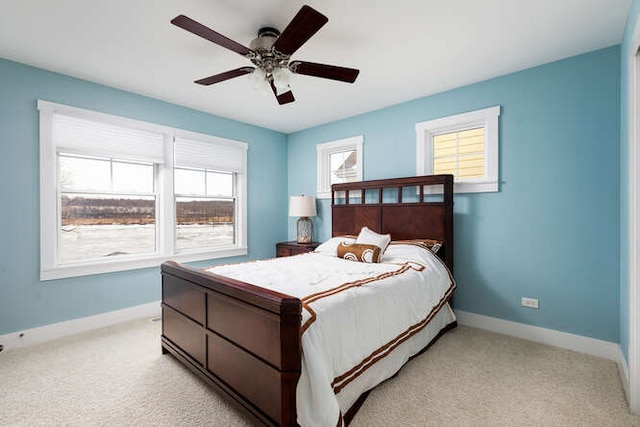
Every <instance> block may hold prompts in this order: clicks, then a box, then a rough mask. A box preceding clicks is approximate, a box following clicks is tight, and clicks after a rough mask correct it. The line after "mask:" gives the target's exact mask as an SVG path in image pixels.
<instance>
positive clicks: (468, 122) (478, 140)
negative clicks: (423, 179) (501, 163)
mask: <svg viewBox="0 0 640 427" xmlns="http://www.w3.org/2000/svg"><path fill="white" fill-rule="evenodd" d="M499 115H500V107H499V106H496V107H492V108H487V109H484V110H478V111H472V112H469V113H464V114H458V115H455V116H449V117H444V118H441V119H436V120H430V121H428V122H422V123H418V124H417V125H416V137H417V172H418V175H432V174H452V175H453V176H454V186H455V190H456V192H460V193H474V192H492V191H498V116H499Z"/></svg>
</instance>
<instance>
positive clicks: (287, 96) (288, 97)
mask: <svg viewBox="0 0 640 427" xmlns="http://www.w3.org/2000/svg"><path fill="white" fill-rule="evenodd" d="M269 84H270V85H271V90H272V91H273V94H274V95H275V96H276V99H277V100H278V104H280V105H284V104H288V103H290V102H293V101H295V100H296V99H295V98H294V97H293V92H291V91H290V90H289V91H287V92H285V93H281V94H280V95H278V89H276V85H274V84H273V80H269Z"/></svg>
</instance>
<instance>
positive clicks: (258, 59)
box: [171, 5, 360, 105]
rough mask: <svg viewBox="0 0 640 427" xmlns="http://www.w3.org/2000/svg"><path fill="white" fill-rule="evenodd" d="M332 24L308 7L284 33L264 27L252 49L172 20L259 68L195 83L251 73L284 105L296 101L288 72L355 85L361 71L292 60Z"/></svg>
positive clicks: (196, 24) (186, 19)
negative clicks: (322, 29)
mask: <svg viewBox="0 0 640 427" xmlns="http://www.w3.org/2000/svg"><path fill="white" fill-rule="evenodd" d="M328 21H329V19H328V18H327V17H326V16H324V15H323V14H321V13H320V12H318V11H316V10H315V9H313V8H311V7H309V6H307V5H304V6H302V8H301V9H300V10H299V11H298V13H297V14H296V16H294V17H293V19H292V20H291V22H290V23H289V25H287V27H286V28H285V29H284V31H282V33H280V31H278V30H277V29H275V28H271V27H264V28H261V29H260V30H259V31H258V37H256V38H255V39H254V40H253V41H252V42H251V43H250V44H249V47H246V46H244V45H242V44H240V43H237V42H235V41H233V40H231V39H230V38H228V37H225V36H223V35H222V34H220V33H217V32H215V31H213V30H212V29H210V28H208V27H206V26H204V25H202V24H200V23H199V22H197V21H194V20H193V19H191V18H189V17H187V16H185V15H178V16H176V17H175V18H173V19H172V20H171V23H172V24H173V25H176V26H178V27H180V28H182V29H185V30H187V31H189V32H191V33H193V34H195V35H197V36H200V37H202V38H204V39H207V40H209V41H211V42H213V43H215V44H217V45H219V46H222V47H224V48H226V49H229V50H232V51H234V52H236V53H238V54H240V55H242V56H244V57H245V58H248V59H249V60H250V61H251V62H252V63H253V65H255V67H240V68H236V69H234V70H230V71H225V72H224V73H219V74H214V75H213V76H209V77H205V78H203V79H199V80H196V81H195V83H197V84H201V85H212V84H214V83H220V82H223V81H225V80H229V79H233V78H235V77H240V76H243V75H246V74H251V75H252V78H253V79H254V81H255V82H256V83H258V84H259V83H262V82H264V83H266V84H268V85H269V86H270V87H271V90H272V91H273V94H274V95H275V97H276V99H277V100H278V103H279V104H280V105H283V104H288V103H290V102H293V101H295V98H294V97H293V93H292V92H291V90H290V88H289V75H288V74H287V70H288V71H290V72H292V73H295V74H303V75H307V76H313V77H322V78H325V79H330V80H338V81H342V82H347V83H353V82H355V80H356V78H357V77H358V73H359V72H360V71H359V70H356V69H353V68H345V67H337V66H335V65H327V64H318V63H315V62H306V61H289V58H291V55H293V54H294V53H295V52H296V51H297V50H298V49H299V48H300V47H301V46H302V45H303V44H304V43H305V42H306V41H307V40H309V39H310V38H311V36H313V35H314V34H315V33H316V32H317V31H318V30H319V29H320V28H322V26H323V25H324V24H326V23H327V22H328Z"/></svg>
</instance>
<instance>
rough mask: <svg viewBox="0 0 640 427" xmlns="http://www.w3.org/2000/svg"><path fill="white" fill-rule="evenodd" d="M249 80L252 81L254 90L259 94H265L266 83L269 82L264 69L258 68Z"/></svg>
mask: <svg viewBox="0 0 640 427" xmlns="http://www.w3.org/2000/svg"><path fill="white" fill-rule="evenodd" d="M249 78H250V79H251V85H252V86H253V90H255V91H257V92H265V90H266V82H267V73H265V72H264V70H263V69H261V68H256V69H255V70H253V72H252V73H251V75H250V76H249Z"/></svg>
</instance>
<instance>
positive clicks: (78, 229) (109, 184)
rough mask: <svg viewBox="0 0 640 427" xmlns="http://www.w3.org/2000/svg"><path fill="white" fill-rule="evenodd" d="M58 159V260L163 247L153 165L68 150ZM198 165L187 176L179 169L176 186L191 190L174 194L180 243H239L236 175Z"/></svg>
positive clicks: (197, 245) (185, 245) (194, 245)
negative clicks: (159, 240) (159, 244)
mask: <svg viewBox="0 0 640 427" xmlns="http://www.w3.org/2000/svg"><path fill="white" fill-rule="evenodd" d="M58 158H59V171H60V175H59V176H60V178H59V182H60V186H59V187H60V232H59V234H58V235H59V239H58V259H59V262H61V263H69V262H78V261H83V260H88V259H95V258H106V257H113V256H119V255H129V254H147V253H148V254H153V253H155V252H156V245H157V244H156V242H157V235H156V223H157V214H156V210H157V195H156V194H155V193H154V165H152V164H145V163H135V162H125V161H118V160H114V159H105V158H94V157H91V158H89V157H82V156H73V155H66V154H59V156H58ZM188 172H192V171H188ZM197 172H200V173H196V174H195V175H194V174H190V177H188V178H184V177H182V175H181V174H180V173H177V174H176V188H180V191H181V192H184V193H188V194H186V195H180V196H176V199H175V214H176V217H175V220H176V230H175V233H176V243H175V245H176V249H179V250H190V249H198V248H207V247H219V246H226V245H232V244H233V243H234V237H235V227H234V215H235V212H234V210H235V200H234V198H233V197H232V196H233V179H232V178H233V177H232V175H231V174H223V173H215V172H212V171H205V170H202V171H197ZM183 175H184V174H183ZM187 175H189V174H187ZM200 179H202V180H203V183H202V184H201V183H200V182H199V180H200Z"/></svg>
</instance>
